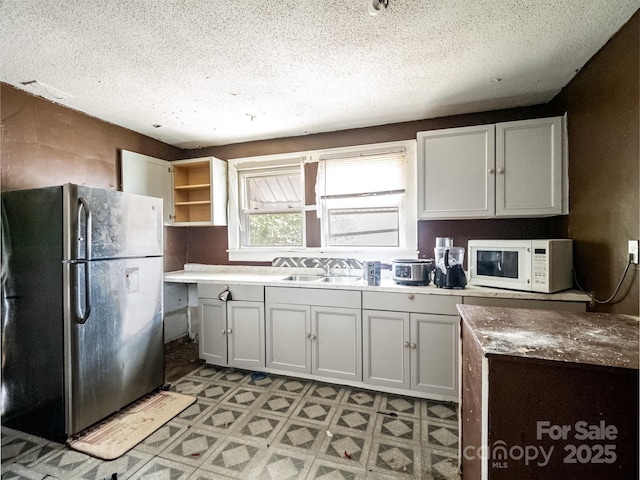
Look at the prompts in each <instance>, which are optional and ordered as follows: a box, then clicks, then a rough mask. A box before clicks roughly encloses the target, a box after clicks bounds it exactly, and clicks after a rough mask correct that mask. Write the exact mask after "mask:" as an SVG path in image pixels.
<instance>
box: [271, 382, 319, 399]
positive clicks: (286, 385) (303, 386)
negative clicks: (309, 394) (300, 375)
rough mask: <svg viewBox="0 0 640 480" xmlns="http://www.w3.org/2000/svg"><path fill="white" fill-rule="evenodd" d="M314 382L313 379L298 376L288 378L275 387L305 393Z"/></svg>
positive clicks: (285, 390)
mask: <svg viewBox="0 0 640 480" xmlns="http://www.w3.org/2000/svg"><path fill="white" fill-rule="evenodd" d="M312 384H313V382H312V381H308V380H302V379H297V378H287V379H286V380H285V381H283V382H282V383H280V384H279V385H277V387H275V389H276V390H277V391H281V392H287V393H295V394H297V395H302V394H304V393H305V392H306V391H307V390H308V389H309V388H310V387H311V385H312Z"/></svg>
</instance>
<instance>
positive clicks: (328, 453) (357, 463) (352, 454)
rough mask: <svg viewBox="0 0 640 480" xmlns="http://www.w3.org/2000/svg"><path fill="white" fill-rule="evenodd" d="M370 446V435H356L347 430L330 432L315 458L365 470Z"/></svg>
mask: <svg viewBox="0 0 640 480" xmlns="http://www.w3.org/2000/svg"><path fill="white" fill-rule="evenodd" d="M371 444H372V437H371V436H370V435H366V434H365V435H357V434H354V433H352V432H350V431H347V430H337V431H336V430H332V431H331V435H330V436H327V437H326V438H325V439H324V441H323V442H322V445H321V446H320V450H319V452H318V455H317V458H321V459H324V460H326V461H330V462H333V463H335V464H344V465H350V466H353V467H357V468H362V469H365V468H366V467H367V461H368V459H369V452H370V450H371Z"/></svg>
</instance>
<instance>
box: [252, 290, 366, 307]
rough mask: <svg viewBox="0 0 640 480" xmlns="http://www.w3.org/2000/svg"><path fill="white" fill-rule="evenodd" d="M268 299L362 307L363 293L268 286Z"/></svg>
mask: <svg viewBox="0 0 640 480" xmlns="http://www.w3.org/2000/svg"><path fill="white" fill-rule="evenodd" d="M265 290H266V293H265V297H266V301H267V302H269V303H288V304H289V305H318V306H327V307H347V308H360V307H361V305H362V301H361V298H362V297H361V293H360V292H359V291H356V290H324V289H319V288H287V287H266V289H265Z"/></svg>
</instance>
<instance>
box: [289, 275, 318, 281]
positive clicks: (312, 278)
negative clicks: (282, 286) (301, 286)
mask: <svg viewBox="0 0 640 480" xmlns="http://www.w3.org/2000/svg"><path fill="white" fill-rule="evenodd" d="M324 278H326V277H324V276H322V275H289V276H288V277H285V278H283V279H282V280H284V281H286V282H317V281H319V280H322V279H324Z"/></svg>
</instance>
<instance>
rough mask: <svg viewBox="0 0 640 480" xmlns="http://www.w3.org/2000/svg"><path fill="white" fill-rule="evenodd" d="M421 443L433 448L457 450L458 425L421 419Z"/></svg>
mask: <svg viewBox="0 0 640 480" xmlns="http://www.w3.org/2000/svg"><path fill="white" fill-rule="evenodd" d="M422 443H423V445H429V446H430V447H433V448H438V449H442V450H446V451H449V452H452V453H457V452H458V426H457V425H455V426H454V425H448V424H442V423H440V422H433V421H428V420H427V421H424V420H423V421H422Z"/></svg>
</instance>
